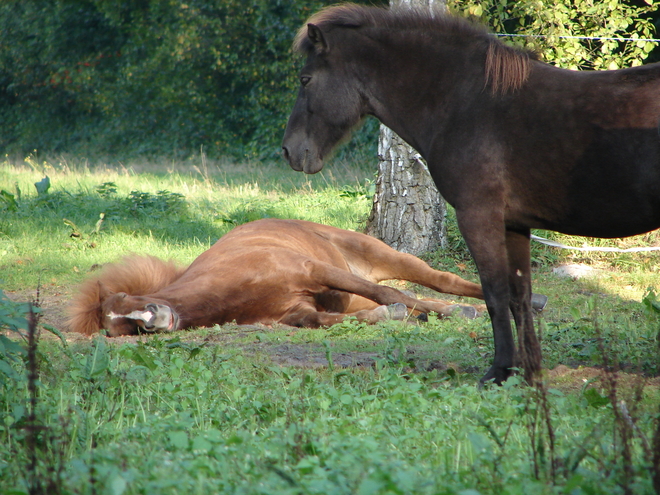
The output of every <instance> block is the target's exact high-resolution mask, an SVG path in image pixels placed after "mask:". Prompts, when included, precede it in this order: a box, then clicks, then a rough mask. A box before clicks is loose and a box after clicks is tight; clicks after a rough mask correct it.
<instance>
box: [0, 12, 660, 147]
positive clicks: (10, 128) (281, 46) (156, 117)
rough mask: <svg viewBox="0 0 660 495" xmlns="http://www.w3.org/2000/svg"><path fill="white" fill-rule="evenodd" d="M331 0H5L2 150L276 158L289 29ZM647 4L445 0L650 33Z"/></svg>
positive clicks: (578, 60)
mask: <svg viewBox="0 0 660 495" xmlns="http://www.w3.org/2000/svg"><path fill="white" fill-rule="evenodd" d="M358 1H360V2H362V3H376V4H387V3H388V2H387V0H358ZM329 3H334V2H333V1H332V0H295V1H292V0H190V1H187V2H180V1H174V0H158V1H146V0H127V1H122V2H118V1H116V0H4V1H3V2H0V152H2V153H4V154H19V155H22V156H21V158H22V157H23V156H25V154H26V153H32V152H33V150H35V149H37V150H38V151H39V152H48V153H52V152H58V153H59V152H70V153H76V154H89V153H95V154H98V153H102V154H107V155H115V156H117V155H124V156H125V155H126V154H142V155H144V154H147V155H163V154H166V155H180V156H181V155H183V156H188V155H190V153H191V152H199V151H200V149H201V147H203V149H204V152H205V153H207V154H209V155H211V156H219V155H228V154H233V155H238V156H243V157H244V156H251V157H257V158H264V157H266V156H273V157H274V156H275V155H276V154H278V153H279V142H280V140H281V137H282V133H283V131H284V126H285V124H286V118H287V115H288V112H289V111H290V108H291V106H292V104H293V99H294V98H295V87H296V84H297V81H296V78H295V73H296V71H297V67H298V65H299V60H298V59H297V57H295V56H294V55H293V54H292V53H291V51H290V45H291V41H292V38H293V36H294V33H295V31H296V30H297V29H298V28H299V27H300V26H301V25H302V23H303V22H304V20H305V19H306V18H307V17H308V16H309V15H310V14H311V13H313V12H314V11H316V10H317V9H319V8H320V7H322V6H323V5H325V4H329ZM649 3H650V0H646V1H643V0H639V1H637V2H635V0H626V1H623V0H611V1H608V2H593V1H590V0H561V1H557V2H552V3H550V2H547V1H530V0H524V1H517V2H515V1H512V0H485V1H477V0H462V1H457V0H448V4H449V5H450V7H451V8H452V9H453V10H457V11H460V12H461V13H462V14H464V15H465V14H467V15H471V16H476V17H478V18H479V19H480V21H481V22H484V23H486V24H488V25H489V26H490V27H491V28H492V29H494V30H496V31H498V32H510V33H526V34H550V35H566V34H568V35H596V36H603V35H606V36H630V35H637V36H639V37H649V36H651V35H652V34H653V25H652V24H651V21H650V19H651V16H652V15H656V16H657V13H656V14H652V13H651V11H652V9H653V7H652V6H651V5H649ZM514 41H518V42H519V43H523V42H522V41H521V40H520V39H517V40H514ZM526 44H528V45H529V44H532V45H533V47H534V48H537V49H538V50H539V51H540V52H541V53H542V54H543V56H544V57H545V58H546V60H548V61H550V62H553V63H557V64H558V65H561V66H565V67H575V68H592V67H594V68H607V67H613V66H615V65H616V66H624V65H631V64H633V63H641V61H642V60H644V58H646V56H647V54H648V52H649V51H650V50H651V49H652V48H653V46H652V44H650V43H647V42H639V43H618V42H616V41H608V42H584V41H577V40H560V39H558V38H550V39H547V40H535V39H529V40H527V43H526ZM375 128H376V125H375V123H374V122H371V123H370V124H369V126H368V127H367V130H366V131H363V132H362V134H361V135H360V136H361V139H360V138H359V139H358V141H357V144H354V146H358V147H363V146H364V145H365V144H369V145H370V148H369V149H368V150H367V152H368V153H371V152H372V149H371V148H373V147H374V144H375V143H374V137H375ZM354 143H355V142H354ZM372 154H375V151H374V152H373V153H372ZM180 156H179V157H180Z"/></svg>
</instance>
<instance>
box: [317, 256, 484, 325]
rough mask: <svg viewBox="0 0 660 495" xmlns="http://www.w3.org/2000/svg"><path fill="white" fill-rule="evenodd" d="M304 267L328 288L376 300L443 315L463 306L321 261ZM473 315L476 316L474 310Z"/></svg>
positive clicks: (380, 302)
mask: <svg viewBox="0 0 660 495" xmlns="http://www.w3.org/2000/svg"><path fill="white" fill-rule="evenodd" d="M420 261H421V260H420ZM422 263H423V262H422ZM305 267H306V268H307V269H308V270H309V272H310V276H311V277H312V278H313V279H314V280H315V281H316V282H317V283H319V284H322V285H325V286H326V287H328V288H329V289H334V290H341V291H345V292H349V293H351V294H357V295H358V296H362V297H364V298H367V299H369V300H371V301H375V302H377V303H378V304H382V305H391V304H396V303H402V304H405V305H406V306H407V307H408V308H410V309H416V310H418V311H421V312H424V313H429V312H431V311H434V312H436V313H438V314H439V315H442V316H449V315H451V314H453V313H455V312H456V311H460V310H461V309H462V308H461V307H460V306H458V305H455V304H446V303H444V302H441V301H425V300H423V299H416V298H413V297H410V296H408V295H406V294H404V293H403V292H401V291H398V290H396V289H394V288H392V287H387V286H384V285H378V284H376V283H374V282H370V281H369V280H365V279H363V278H362V277H358V276H357V275H353V274H352V273H350V272H347V271H346V270H342V269H341V268H337V267H335V266H333V265H330V264H328V263H324V262H321V261H315V260H308V261H306V262H305ZM475 285H476V284H475ZM473 316H476V314H475V315H473Z"/></svg>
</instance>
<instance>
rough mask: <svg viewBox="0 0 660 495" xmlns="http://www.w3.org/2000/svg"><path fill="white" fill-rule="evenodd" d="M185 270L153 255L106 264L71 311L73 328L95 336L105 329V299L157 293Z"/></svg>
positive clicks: (84, 286)
mask: <svg viewBox="0 0 660 495" xmlns="http://www.w3.org/2000/svg"><path fill="white" fill-rule="evenodd" d="M184 271H185V268H181V267H178V266H177V265H176V264H175V263H174V262H172V261H163V260H161V259H158V258H155V257H153V256H137V255H129V256H125V257H124V258H122V259H121V260H120V261H118V262H117V263H112V264H109V265H106V266H105V267H104V268H103V269H102V271H101V273H100V274H99V275H97V276H95V277H92V278H90V279H88V280H87V281H85V282H83V284H82V285H81V286H80V288H79V290H78V294H77V295H76V296H75V297H74V298H73V300H72V301H71V304H70V305H69V308H68V313H69V319H68V325H69V328H70V329H71V330H73V331H75V332H79V333H83V334H85V335H91V334H93V333H96V332H98V331H99V330H100V329H101V320H102V314H101V305H102V303H103V300H104V299H105V298H106V297H107V296H108V295H111V294H114V293H116V292H125V293H126V294H130V295H133V296H143V295H147V294H153V293H154V292H157V291H159V290H160V289H162V288H164V287H167V286H168V285H170V284H171V283H173V282H174V281H175V280H176V279H178V278H179V277H180V276H181V275H182V274H183V272H184Z"/></svg>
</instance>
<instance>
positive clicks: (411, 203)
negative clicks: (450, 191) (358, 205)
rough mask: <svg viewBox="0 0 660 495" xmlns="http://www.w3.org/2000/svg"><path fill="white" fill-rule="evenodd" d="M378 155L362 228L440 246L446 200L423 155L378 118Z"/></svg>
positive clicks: (431, 1) (418, 247) (402, 245)
mask: <svg viewBox="0 0 660 495" xmlns="http://www.w3.org/2000/svg"><path fill="white" fill-rule="evenodd" d="M400 4H408V5H416V6H419V5H421V6H426V7H433V6H434V5H438V4H442V5H444V0H390V5H400ZM378 160H379V163H378V179H377V180H376V193H375V194H374V201H373V206H372V209H371V214H370V215H369V219H368V220H367V228H366V233H367V234H369V235H371V236H373V237H376V238H378V239H381V240H382V241H384V242H385V243H386V244H388V245H390V246H392V247H393V248H394V249H397V250H399V251H403V252H406V253H410V254H414V255H418V254H421V253H424V252H426V251H432V250H435V249H437V248H438V247H443V246H444V245H445V242H446V239H445V213H446V205H445V201H444V199H443V198H442V196H440V193H439V192H438V190H437V188H436V187H435V183H434V182H433V179H432V178H431V175H430V174H429V171H428V168H427V167H426V163H424V160H423V159H422V157H421V156H420V155H419V153H417V152H416V151H415V150H414V149H412V148H411V147H410V146H408V144H406V143H405V142H404V141H403V140H402V139H401V138H400V137H399V136H397V135H396V134H395V133H394V132H393V131H392V130H391V129H389V128H387V127H385V126H384V125H382V124H381V126H380V136H379V139H378Z"/></svg>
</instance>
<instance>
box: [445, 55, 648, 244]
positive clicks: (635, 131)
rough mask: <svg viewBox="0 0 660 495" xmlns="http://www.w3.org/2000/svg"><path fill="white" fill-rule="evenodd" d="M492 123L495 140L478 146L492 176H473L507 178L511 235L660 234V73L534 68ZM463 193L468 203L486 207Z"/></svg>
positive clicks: (473, 190)
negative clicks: (514, 230) (540, 231)
mask: <svg viewBox="0 0 660 495" xmlns="http://www.w3.org/2000/svg"><path fill="white" fill-rule="evenodd" d="M486 112H489V115H486ZM486 119H488V121H489V122H490V125H489V127H488V131H487V132H482V133H479V134H477V133H472V134H471V135H470V136H471V137H470V139H471V140H472V142H471V146H472V147H473V149H476V150H477V151H476V152H475V153H476V154H480V156H475V157H474V159H473V163H483V162H482V161H481V160H483V158H484V156H487V157H488V161H486V162H485V163H487V165H484V167H491V168H490V169H487V170H488V171H487V173H484V170H481V171H478V170H476V169H475V170H473V171H472V173H473V174H477V173H481V175H485V176H489V177H493V176H499V177H501V179H500V181H501V183H500V186H499V187H500V190H501V191H502V192H503V194H504V195H505V196H504V199H503V201H505V202H506V204H507V205H508V206H507V210H506V215H508V217H507V222H508V223H509V224H510V225H513V226H516V227H517V226H525V227H531V228H546V229H551V230H556V231H560V232H565V233H570V234H579V235H588V236H594V237H623V236H627V235H633V234H638V233H642V232H646V231H649V230H652V229H655V228H657V227H660V194H658V192H660V135H659V125H660V63H658V64H651V65H648V66H642V67H635V68H630V69H623V70H616V71H568V70H564V69H558V68H555V67H551V66H548V65H547V64H542V63H540V62H535V63H534V66H533V70H532V71H531V73H530V76H529V80H528V81H527V82H526V84H525V86H524V87H523V88H521V89H520V90H519V91H518V92H516V93H514V94H511V95H508V97H504V98H502V99H501V100H500V101H499V102H498V103H496V104H495V107H494V108H489V109H486V110H484V120H486ZM477 120H480V119H477ZM457 153H459V152H457ZM460 154H461V156H465V152H464V151H460ZM445 156H447V154H446V153H445ZM450 156H451V154H450ZM440 166H441V167H442V166H443V165H440ZM463 166H465V165H463ZM467 166H468V167H470V168H471V169H472V168H474V167H475V166H474V165H471V164H470V165H467ZM457 168H462V167H457ZM445 173H446V172H445ZM483 183H484V182H483V181H481V183H480V184H483ZM464 187H465V191H466V192H465V197H464V198H461V199H462V200H463V201H464V202H472V201H473V200H474V197H475V196H477V197H479V198H480V201H485V198H486V197H487V196H486V195H485V194H484V193H483V192H480V191H479V190H478V186H474V184H471V185H469V186H464ZM449 195H450V196H451V195H452V193H451V192H450V193H449ZM460 206H461V205H459V207H460Z"/></svg>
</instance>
